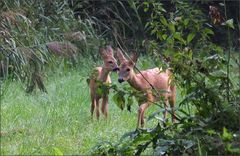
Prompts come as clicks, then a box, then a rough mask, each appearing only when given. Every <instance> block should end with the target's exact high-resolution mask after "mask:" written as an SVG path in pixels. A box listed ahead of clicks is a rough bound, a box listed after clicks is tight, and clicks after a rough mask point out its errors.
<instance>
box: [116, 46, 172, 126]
mask: <svg viewBox="0 0 240 156" xmlns="http://www.w3.org/2000/svg"><path fill="white" fill-rule="evenodd" d="M117 58H118V60H119V62H120V65H119V70H118V82H119V83H122V82H124V81H127V82H128V83H129V84H130V86H131V87H133V88H135V89H136V90H138V91H142V92H143V93H144V96H145V95H146V101H147V102H143V103H139V108H138V119H137V128H139V127H141V128H143V127H144V112H145V111H146V109H147V108H148V107H149V106H150V105H152V104H153V103H154V102H157V101H159V100H160V97H162V98H163V99H164V108H165V111H164V112H163V116H164V119H166V115H167V111H166V108H167V106H168V104H169V103H170V106H171V109H172V113H171V114H172V121H173V123H174V122H175V120H176V119H175V117H176V115H175V111H174V107H175V103H176V86H175V85H173V84H172V83H171V75H172V72H171V71H170V69H167V70H166V71H163V70H162V69H159V68H153V69H147V70H144V71H140V73H135V72H134V67H135V64H136V62H137V59H138V56H137V54H136V53H133V54H132V56H131V57H130V58H131V59H130V60H127V59H126V58H125V56H124V55H123V53H122V51H121V50H120V49H119V48H118V49H117ZM154 89H155V90H157V91H159V90H161V91H164V92H161V93H160V95H159V96H156V94H153V93H154V92H153V91H154Z"/></svg>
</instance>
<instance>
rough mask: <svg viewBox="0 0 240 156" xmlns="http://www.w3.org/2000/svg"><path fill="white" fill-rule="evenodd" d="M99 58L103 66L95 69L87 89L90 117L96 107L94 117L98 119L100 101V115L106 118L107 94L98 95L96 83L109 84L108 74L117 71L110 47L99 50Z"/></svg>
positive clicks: (97, 84)
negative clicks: (88, 89)
mask: <svg viewBox="0 0 240 156" xmlns="http://www.w3.org/2000/svg"><path fill="white" fill-rule="evenodd" d="M99 52H100V56H101V57H102V59H103V62H104V65H103V66H102V67H96V70H95V71H96V73H94V74H93V75H92V76H91V77H90V82H89V87H90V94H91V102H92V104H91V115H92V117H93V113H94V109H95V107H96V116H97V119H99V116H100V113H99V100H100V99H102V109H101V110H102V113H103V114H104V116H105V117H106V118H107V116H108V92H103V93H102V94H99V93H98V92H97V88H98V87H99V85H100V84H99V83H98V82H102V83H103V84H104V83H111V78H110V72H111V71H117V70H118V65H117V61H116V59H115V58H114V55H113V49H112V47H111V46H107V47H106V48H105V49H104V48H100V49H99Z"/></svg>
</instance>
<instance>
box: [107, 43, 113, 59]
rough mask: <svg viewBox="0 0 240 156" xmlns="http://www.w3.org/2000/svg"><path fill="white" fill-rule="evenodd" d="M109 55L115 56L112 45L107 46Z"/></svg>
mask: <svg viewBox="0 0 240 156" xmlns="http://www.w3.org/2000/svg"><path fill="white" fill-rule="evenodd" d="M106 50H107V54H108V55H111V56H113V49H112V47H111V46H110V45H108V46H106Z"/></svg>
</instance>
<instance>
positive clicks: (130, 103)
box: [127, 96, 133, 112]
mask: <svg viewBox="0 0 240 156" xmlns="http://www.w3.org/2000/svg"><path fill="white" fill-rule="evenodd" d="M132 104H133V98H132V96H129V97H128V100H127V110H128V111H129V112H131V106H132Z"/></svg>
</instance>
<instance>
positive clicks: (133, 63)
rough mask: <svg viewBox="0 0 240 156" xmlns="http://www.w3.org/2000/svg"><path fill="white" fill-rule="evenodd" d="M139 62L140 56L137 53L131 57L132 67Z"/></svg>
mask: <svg viewBox="0 0 240 156" xmlns="http://www.w3.org/2000/svg"><path fill="white" fill-rule="evenodd" d="M137 60H138V54H137V53H136V52H134V53H133V54H132V55H131V60H130V63H131V64H132V65H135V64H136V63H137Z"/></svg>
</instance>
